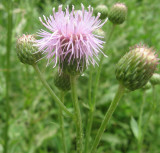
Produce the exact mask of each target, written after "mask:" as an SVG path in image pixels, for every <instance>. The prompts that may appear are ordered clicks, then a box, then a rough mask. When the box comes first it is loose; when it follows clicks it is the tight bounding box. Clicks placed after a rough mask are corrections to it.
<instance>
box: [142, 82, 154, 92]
mask: <svg viewBox="0 0 160 153" xmlns="http://www.w3.org/2000/svg"><path fill="white" fill-rule="evenodd" d="M151 87H152V86H151V83H150V82H149V81H148V82H147V83H146V85H144V86H143V87H142V90H144V91H145V90H148V89H150V88H151Z"/></svg>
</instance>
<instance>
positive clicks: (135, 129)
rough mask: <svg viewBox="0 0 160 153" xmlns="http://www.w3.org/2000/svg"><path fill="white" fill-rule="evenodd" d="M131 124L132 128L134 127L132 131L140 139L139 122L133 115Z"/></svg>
mask: <svg viewBox="0 0 160 153" xmlns="http://www.w3.org/2000/svg"><path fill="white" fill-rule="evenodd" d="M130 125H131V129H132V132H133V134H134V136H135V138H136V139H138V138H139V129H138V124H137V121H136V120H135V119H134V118H133V117H131V121H130Z"/></svg>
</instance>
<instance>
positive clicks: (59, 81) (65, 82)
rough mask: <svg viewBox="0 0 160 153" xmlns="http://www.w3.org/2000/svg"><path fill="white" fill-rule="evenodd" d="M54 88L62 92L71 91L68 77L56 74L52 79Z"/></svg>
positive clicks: (63, 74)
mask: <svg viewBox="0 0 160 153" xmlns="http://www.w3.org/2000/svg"><path fill="white" fill-rule="evenodd" d="M54 84H55V86H56V87H57V88H58V89H59V90H62V91H68V90H70V89H71V85H70V76H69V75H68V74H65V73H61V74H59V73H57V74H56V75H55V77H54Z"/></svg>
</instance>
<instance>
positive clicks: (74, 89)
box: [70, 76, 83, 153]
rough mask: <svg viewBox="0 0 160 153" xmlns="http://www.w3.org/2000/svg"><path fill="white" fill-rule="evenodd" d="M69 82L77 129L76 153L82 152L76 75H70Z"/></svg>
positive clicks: (81, 131)
mask: <svg viewBox="0 0 160 153" xmlns="http://www.w3.org/2000/svg"><path fill="white" fill-rule="evenodd" d="M70 82H71V90H72V99H73V105H74V110H75V124H76V130H77V149H76V150H77V153H82V149H83V130H82V118H81V112H80V108H79V104H78V97H77V86H76V76H71V77H70Z"/></svg>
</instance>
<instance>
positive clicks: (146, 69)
mask: <svg viewBox="0 0 160 153" xmlns="http://www.w3.org/2000/svg"><path fill="white" fill-rule="evenodd" d="M158 61H159V59H158V58H157V55H155V53H154V52H153V49H152V48H148V47H146V46H141V45H140V46H136V47H134V48H131V50H130V51H129V52H128V53H126V54H125V55H124V56H123V57H122V58H121V59H120V61H119V62H118V64H117V67H116V78H117V80H118V81H119V82H120V83H121V84H123V85H124V86H125V87H126V88H128V89H129V90H136V89H138V88H142V87H143V86H144V85H145V84H146V83H147V82H148V81H149V79H150V78H151V76H152V75H153V73H154V71H155V69H156V66H157V64H158Z"/></svg>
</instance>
